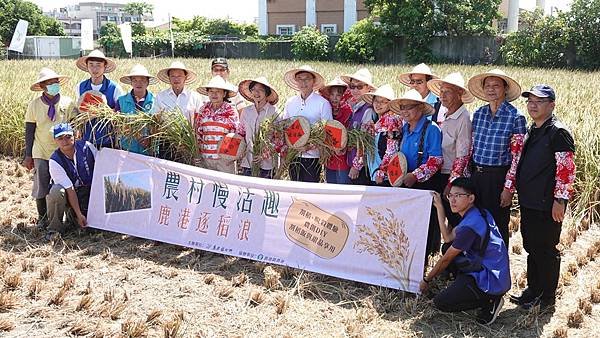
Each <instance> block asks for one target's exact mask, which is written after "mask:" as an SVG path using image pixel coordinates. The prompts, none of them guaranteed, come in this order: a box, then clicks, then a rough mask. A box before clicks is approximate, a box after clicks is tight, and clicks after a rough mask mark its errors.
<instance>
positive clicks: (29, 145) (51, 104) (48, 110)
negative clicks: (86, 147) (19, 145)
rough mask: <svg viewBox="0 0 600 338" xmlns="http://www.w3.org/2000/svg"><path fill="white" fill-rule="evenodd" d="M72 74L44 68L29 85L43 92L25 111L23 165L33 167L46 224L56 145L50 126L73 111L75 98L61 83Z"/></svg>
mask: <svg viewBox="0 0 600 338" xmlns="http://www.w3.org/2000/svg"><path fill="white" fill-rule="evenodd" d="M68 79H69V78H68V77H67V76H64V75H59V74H57V73H56V72H55V71H53V70H52V69H50V68H42V69H41V70H40V73H39V75H38V79H37V80H36V81H35V82H34V83H33V84H32V85H31V87H30V89H31V90H32V91H34V92H42V94H41V95H40V96H38V97H36V98H35V99H33V100H31V101H30V102H29V105H28V106H27V112H26V113H25V159H24V160H23V166H24V167H25V168H27V169H28V170H31V169H34V168H35V171H34V173H33V190H32V192H31V196H32V197H33V198H35V203H36V207H37V211H38V223H37V224H38V226H39V227H40V228H46V226H47V225H48V218H47V216H46V213H47V207H46V195H48V191H49V189H50V172H49V169H48V160H49V159H50V156H51V155H52V153H53V152H54V150H55V149H56V144H55V143H54V138H53V137H52V134H51V133H50V130H51V129H52V127H54V126H55V125H57V124H59V123H61V122H66V121H68V120H69V119H70V118H71V117H72V116H73V114H74V110H75V106H74V104H73V100H72V99H71V98H70V97H68V96H63V95H60V91H61V86H62V85H63V84H64V83H65V82H66V81H67V80H68Z"/></svg>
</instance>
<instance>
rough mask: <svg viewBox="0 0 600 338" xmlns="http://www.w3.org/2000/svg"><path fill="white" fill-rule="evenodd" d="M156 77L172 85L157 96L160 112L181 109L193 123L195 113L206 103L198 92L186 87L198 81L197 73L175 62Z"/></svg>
mask: <svg viewBox="0 0 600 338" xmlns="http://www.w3.org/2000/svg"><path fill="white" fill-rule="evenodd" d="M156 77H157V78H158V79H159V80H161V81H162V82H164V83H168V84H169V85H171V87H170V88H168V89H165V90H163V91H161V92H160V93H158V94H157V95H156V101H157V103H158V109H159V111H169V110H175V109H179V110H180V111H181V113H182V114H183V116H185V118H186V119H187V120H188V121H190V123H192V117H193V116H194V112H195V111H199V110H200V109H201V108H202V105H204V103H205V102H206V101H205V100H203V98H202V96H201V95H200V94H199V93H198V92H196V91H195V90H190V89H189V88H186V85H189V84H191V83H193V82H194V81H196V79H197V77H198V76H197V75H196V73H194V72H193V71H191V70H189V69H187V68H186V66H185V64H183V62H179V61H174V62H173V63H171V66H169V67H168V68H164V69H161V70H160V71H159V72H158V74H157V75H156Z"/></svg>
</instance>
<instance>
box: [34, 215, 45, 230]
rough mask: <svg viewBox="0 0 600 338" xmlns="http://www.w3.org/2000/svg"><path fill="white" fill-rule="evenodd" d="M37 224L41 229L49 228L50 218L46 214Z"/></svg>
mask: <svg viewBox="0 0 600 338" xmlns="http://www.w3.org/2000/svg"><path fill="white" fill-rule="evenodd" d="M35 226H36V227H37V228H38V229H40V230H46V229H48V218H46V216H43V217H40V218H39V219H38V221H37V223H36V224H35Z"/></svg>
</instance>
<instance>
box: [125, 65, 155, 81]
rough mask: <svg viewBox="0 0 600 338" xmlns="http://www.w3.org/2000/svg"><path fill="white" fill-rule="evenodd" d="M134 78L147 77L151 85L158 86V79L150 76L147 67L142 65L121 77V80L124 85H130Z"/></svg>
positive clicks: (134, 67) (136, 66)
mask: <svg viewBox="0 0 600 338" xmlns="http://www.w3.org/2000/svg"><path fill="white" fill-rule="evenodd" d="M132 76H144V77H147V78H148V83H149V84H151V85H152V84H156V82H157V81H156V78H155V77H154V76H152V75H150V73H149V72H148V69H146V67H144V66H143V65H140V64H139V63H138V64H137V65H135V66H133V67H132V68H131V71H130V72H129V74H127V75H124V76H121V78H120V79H119V80H120V81H121V82H122V83H124V84H128V85H130V84H131V77H132Z"/></svg>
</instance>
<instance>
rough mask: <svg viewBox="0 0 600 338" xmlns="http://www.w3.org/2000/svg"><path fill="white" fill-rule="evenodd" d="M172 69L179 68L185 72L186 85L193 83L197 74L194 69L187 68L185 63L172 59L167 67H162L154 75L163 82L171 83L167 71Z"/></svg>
mask: <svg viewBox="0 0 600 338" xmlns="http://www.w3.org/2000/svg"><path fill="white" fill-rule="evenodd" d="M172 69H179V70H183V71H184V72H185V84H186V85H187V84H190V83H193V82H194V81H196V79H197V78H198V75H197V74H196V73H195V72H194V71H192V70H189V69H187V68H186V66H185V64H184V63H183V62H181V61H173V62H172V63H171V65H170V66H169V67H167V68H163V69H161V70H160V71H158V74H156V77H157V78H158V79H159V80H161V81H162V82H164V83H171V82H170V81H169V71H170V70H172Z"/></svg>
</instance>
